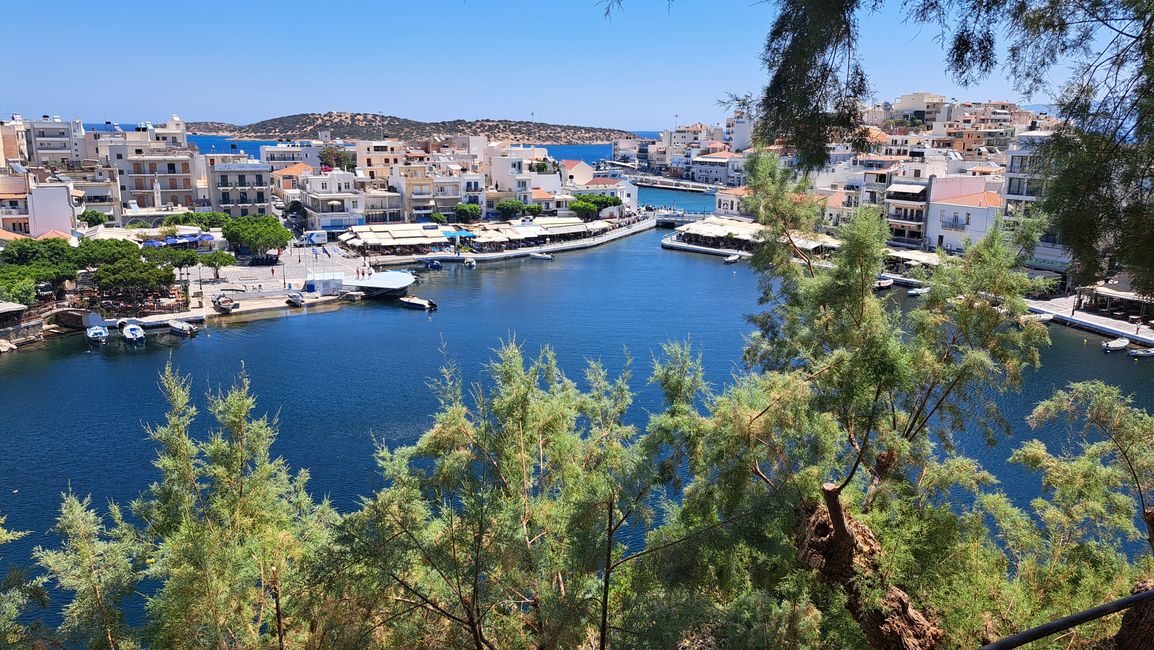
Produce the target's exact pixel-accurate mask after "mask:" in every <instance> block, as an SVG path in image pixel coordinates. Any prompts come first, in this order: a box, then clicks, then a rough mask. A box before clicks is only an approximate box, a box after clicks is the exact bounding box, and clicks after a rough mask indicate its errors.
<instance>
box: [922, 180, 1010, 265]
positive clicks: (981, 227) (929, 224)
mask: <svg viewBox="0 0 1154 650" xmlns="http://www.w3.org/2000/svg"><path fill="white" fill-rule="evenodd" d="M1005 205H1006V202H1005V199H1003V198H1002V197H1001V195H999V194H998V193H997V192H991V191H988V190H983V191H980V192H973V193H970V194H960V195H958V196H953V197H950V198H935V199H933V200H932V201H931V202H930V207H929V218H928V219H927V220H926V238H927V239H928V240H929V241H930V243H931V245H933V246H935V247H936V248H944V249H945V250H947V251H960V250H962V249H964V248H965V243H966V241H967V240H969V241H977V240H979V239H981V238H982V237H984V236H985V234H986V232H987V231H988V230H989V229H990V228H991V227H993V225H994V221H995V220H996V219H997V218H998V217H999V216H1000V215H1001V214H1002V211H1003V209H1004V208H1005Z"/></svg>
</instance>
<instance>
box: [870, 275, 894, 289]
mask: <svg viewBox="0 0 1154 650" xmlns="http://www.w3.org/2000/svg"><path fill="white" fill-rule="evenodd" d="M892 286H894V281H893V280H892V279H890V278H881V279H880V280H874V291H881V290H882V289H889V288H890V287H892Z"/></svg>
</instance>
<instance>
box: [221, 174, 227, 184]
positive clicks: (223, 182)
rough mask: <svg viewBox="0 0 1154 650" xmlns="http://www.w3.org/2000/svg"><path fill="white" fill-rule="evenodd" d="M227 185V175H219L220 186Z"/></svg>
mask: <svg viewBox="0 0 1154 650" xmlns="http://www.w3.org/2000/svg"><path fill="white" fill-rule="evenodd" d="M227 185H228V176H227V175H225V174H221V175H220V186H221V187H226V186H227Z"/></svg>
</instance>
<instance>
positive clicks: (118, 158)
mask: <svg viewBox="0 0 1154 650" xmlns="http://www.w3.org/2000/svg"><path fill="white" fill-rule="evenodd" d="M116 159H117V160H124V154H122V153H118V154H116Z"/></svg>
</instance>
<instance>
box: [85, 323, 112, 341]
mask: <svg viewBox="0 0 1154 650" xmlns="http://www.w3.org/2000/svg"><path fill="white" fill-rule="evenodd" d="M84 338H86V339H88V342H89V343H93V344H95V345H104V344H105V343H107V342H108V328H107V327H105V326H103V325H93V326H92V327H89V328H88V329H86V330H84Z"/></svg>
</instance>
